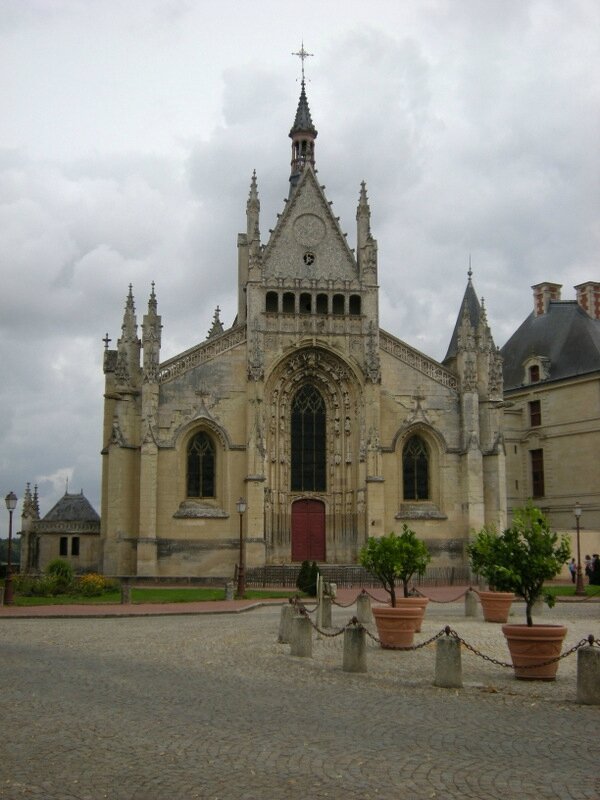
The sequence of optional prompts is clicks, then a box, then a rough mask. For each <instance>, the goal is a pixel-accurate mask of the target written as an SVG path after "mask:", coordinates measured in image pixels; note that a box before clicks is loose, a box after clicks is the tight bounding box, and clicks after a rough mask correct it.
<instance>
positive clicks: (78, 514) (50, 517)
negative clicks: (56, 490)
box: [44, 492, 100, 522]
mask: <svg viewBox="0 0 600 800" xmlns="http://www.w3.org/2000/svg"><path fill="white" fill-rule="evenodd" d="M44 521H45V522H100V517H99V516H98V514H97V513H96V511H94V509H93V507H92V505H91V504H90V502H89V500H88V499H87V498H86V497H84V495H83V492H81V493H80V494H68V493H67V492H65V494H64V495H63V497H61V498H60V500H59V501H58V503H56V505H55V506H53V507H52V508H51V509H50V511H49V512H48V513H47V514H46V516H45V517H44Z"/></svg>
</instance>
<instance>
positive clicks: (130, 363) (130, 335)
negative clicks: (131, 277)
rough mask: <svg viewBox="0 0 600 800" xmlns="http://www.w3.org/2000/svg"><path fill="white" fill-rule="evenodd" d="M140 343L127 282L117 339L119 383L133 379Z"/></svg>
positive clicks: (131, 296)
mask: <svg viewBox="0 0 600 800" xmlns="http://www.w3.org/2000/svg"><path fill="white" fill-rule="evenodd" d="M140 345H141V342H140V340H139V339H138V335H137V319H136V316H135V304H134V301H133V287H132V285H131V284H129V294H128V295H127V299H126V301H125V312H124V314H123V324H122V325H121V336H120V338H119V339H118V341H117V367H116V370H115V372H116V374H117V380H118V382H119V383H121V384H129V383H131V381H132V380H134V379H135V378H136V377H137V375H136V373H137V371H138V370H139V366H140Z"/></svg>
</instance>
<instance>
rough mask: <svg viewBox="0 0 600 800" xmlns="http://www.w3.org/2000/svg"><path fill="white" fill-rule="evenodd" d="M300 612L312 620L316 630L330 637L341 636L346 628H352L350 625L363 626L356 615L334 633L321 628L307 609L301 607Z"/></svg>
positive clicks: (311, 622)
mask: <svg viewBox="0 0 600 800" xmlns="http://www.w3.org/2000/svg"><path fill="white" fill-rule="evenodd" d="M298 613H299V614H300V616H302V617H304V618H305V619H307V620H308V621H309V622H310V624H311V626H312V627H313V628H314V629H315V630H316V632H317V633H319V634H321V636H326V637H327V638H328V639H335V638H336V636H341V635H342V633H344V631H345V630H346V628H350V627H361V628H362V625H361V624H360V622H359V621H358V619H357V618H356V617H352V619H350V620H349V621H348V622H347V623H346V624H345V625H343V626H342V627H341V628H339V629H338V630H337V631H334V632H333V633H330V632H329V631H324V630H322V629H321V628H319V626H318V625H316V624H315V623H314V622H313V621H312V619H311V618H310V617H309V616H308V613H307V612H306V609H303V608H299V609H298Z"/></svg>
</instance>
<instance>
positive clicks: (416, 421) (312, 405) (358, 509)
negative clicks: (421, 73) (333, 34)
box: [101, 81, 506, 577]
mask: <svg viewBox="0 0 600 800" xmlns="http://www.w3.org/2000/svg"><path fill="white" fill-rule="evenodd" d="M290 137H291V140H292V159H291V175H290V178H289V196H288V198H287V200H286V202H285V204H284V208H283V210H282V213H281V214H280V215H278V219H277V224H276V226H275V228H274V230H273V231H272V232H271V233H270V236H269V238H268V240H267V241H265V242H263V241H262V239H261V234H260V201H259V194H258V184H257V179H256V175H253V176H252V180H251V184H250V192H249V198H248V201H247V206H246V213H247V226H246V230H245V231H244V232H243V233H240V234H239V235H238V240H237V250H238V270H237V280H238V297H239V301H238V309H237V316H236V319H235V321H234V323H233V325H232V326H231V327H229V328H227V329H224V327H223V325H222V323H221V322H220V320H219V316H218V313H216V314H215V319H214V323H213V327H212V330H211V331H210V334H209V336H208V338H207V339H206V340H205V341H203V342H200V343H198V344H195V345H193V346H192V347H190V348H189V349H188V350H186V351H185V352H183V353H181V354H179V355H177V356H175V357H174V358H170V359H168V360H166V361H162V362H161V360H160V347H161V330H162V322H161V317H160V316H159V314H158V304H157V296H156V293H155V288H154V285H153V286H152V291H151V294H150V298H149V301H148V307H147V312H146V313H145V314H144V316H143V320H142V324H141V339H140V338H139V335H138V334H139V331H138V325H137V318H136V312H135V305H134V298H133V294H132V290H131V287H130V290H129V294H128V296H127V300H126V305H125V313H124V319H123V325H122V332H121V336H120V338H119V339H118V343H117V347H116V349H108V341H107V343H106V344H107V348H106V349H105V353H104V373H105V400H104V427H103V450H102V459H103V470H102V508H101V525H102V529H101V530H102V532H101V538H102V545H103V556H102V560H103V563H102V564H101V567H102V569H103V570H104V572H105V573H107V574H112V575H140V576H141V575H144V576H206V577H209V576H212V577H215V576H219V577H229V576H231V574H232V572H233V569H234V565H235V564H236V562H237V558H238V541H239V539H238V531H239V523H240V518H239V516H238V512H237V510H236V502H237V500H238V498H239V497H240V496H241V497H243V498H244V499H245V501H246V503H247V510H246V512H245V514H244V515H243V526H244V536H245V540H246V548H247V550H246V552H247V562H248V564H249V565H259V564H274V563H290V562H294V561H301V560H303V559H305V558H308V559H310V560H313V559H314V560H317V561H323V562H330V563H342V564H343V563H354V562H355V561H356V558H357V553H358V550H359V548H360V547H361V545H362V544H363V543H364V542H365V541H366V539H367V538H368V537H369V536H381V535H382V534H384V533H388V532H389V531H391V530H396V531H400V530H401V529H402V525H403V523H405V522H406V523H407V524H409V525H410V527H412V528H413V529H414V530H416V532H417V534H418V535H419V536H420V537H421V538H422V539H423V540H425V541H426V542H427V544H428V546H429V547H430V550H431V551H432V554H433V556H434V563H436V562H437V563H440V564H441V563H450V562H452V563H463V562H464V558H465V555H464V546H465V543H466V542H467V541H468V537H469V533H470V531H472V530H473V529H478V528H480V527H481V526H482V525H484V524H495V525H497V526H498V527H503V526H504V524H505V516H506V487H505V454H504V444H503V435H502V418H503V411H502V367H501V359H500V356H499V353H498V351H497V349H496V347H495V345H494V342H493V338H492V335H491V332H490V329H489V327H488V324H487V321H486V316H485V309H484V308H483V307H482V305H481V304H480V303H479V301H478V300H477V297H476V295H475V291H474V289H473V285H472V281H471V275H470V273H469V280H468V284H467V289H466V292H465V297H464V300H463V304H462V307H461V310H460V312H459V314H458V321H457V325H456V329H455V331H454V334H453V337H452V341H451V343H450V347H449V350H448V355H447V357H446V359H445V361H444V363H443V364H442V363H439V362H437V361H435V360H433V359H431V358H429V357H427V356H426V355H424V354H423V353H420V352H419V351H417V350H415V349H414V348H413V347H411V346H410V345H409V344H407V343H405V342H403V341H402V340H400V339H399V338H397V337H396V336H394V335H393V334H392V333H389V332H387V331H384V330H382V329H381V328H380V326H379V312H378V295H379V284H378V251H377V241H376V239H375V238H374V237H373V235H372V232H371V212H370V207H369V200H368V197H367V191H366V186H365V184H364V183H363V184H362V185H361V187H360V191H359V199H358V207H357V212H356V222H357V228H356V248H355V250H353V249H351V248H350V246H349V244H348V242H347V240H346V237H345V235H344V234H343V233H342V229H341V228H340V225H339V222H338V220H337V219H336V217H335V216H334V215H333V213H332V210H331V208H330V203H329V202H328V200H327V198H326V196H325V193H324V188H323V187H322V186H321V185H320V183H319V181H318V179H317V176H316V171H315V144H316V139H317V131H316V129H315V127H314V125H313V122H312V118H311V114H310V110H309V106H308V101H307V97H306V91H305V84H304V81H303V82H302V88H301V94H300V100H299V104H298V109H297V113H296V117H295V120H294V124H293V126H292V129H291V131H290Z"/></svg>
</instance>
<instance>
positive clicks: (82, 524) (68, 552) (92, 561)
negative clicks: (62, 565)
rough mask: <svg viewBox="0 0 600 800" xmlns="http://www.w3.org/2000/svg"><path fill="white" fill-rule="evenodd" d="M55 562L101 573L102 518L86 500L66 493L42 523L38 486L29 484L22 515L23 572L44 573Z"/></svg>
mask: <svg viewBox="0 0 600 800" xmlns="http://www.w3.org/2000/svg"><path fill="white" fill-rule="evenodd" d="M55 558H62V559H64V560H65V561H68V562H69V563H70V564H71V565H72V566H73V569H74V570H75V572H89V571H99V570H100V568H101V562H102V545H101V540H100V517H99V516H98V514H97V513H96V511H95V510H94V509H93V508H92V506H91V504H90V503H89V501H88V500H87V498H86V497H85V496H84V494H83V492H80V493H79V494H69V493H68V492H65V494H64V495H63V497H61V499H60V500H59V501H58V503H56V504H55V505H54V506H53V507H52V508H51V509H50V511H49V512H48V513H47V514H46V515H45V516H44V517H43V518H42V519H40V508H39V501H38V493H37V486H36V487H34V490H33V492H32V491H31V488H30V484H27V488H26V490H25V495H24V497H23V510H22V514H21V572H30V573H31V572H33V573H36V572H40V571H43V570H44V569H45V567H46V565H47V564H48V562H50V561H52V560H53V559H55Z"/></svg>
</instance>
